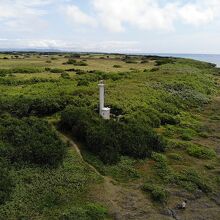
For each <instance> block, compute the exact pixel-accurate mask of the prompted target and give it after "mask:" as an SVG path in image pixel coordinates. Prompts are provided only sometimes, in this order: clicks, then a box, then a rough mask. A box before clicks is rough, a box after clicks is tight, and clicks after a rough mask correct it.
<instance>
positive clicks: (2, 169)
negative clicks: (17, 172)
mask: <svg viewBox="0 0 220 220" xmlns="http://www.w3.org/2000/svg"><path fill="white" fill-rule="evenodd" d="M1 145H3V143H0V149H1V148H2V146H1ZM1 156H2V155H1ZM12 189H13V180H12V177H11V176H10V172H9V168H8V164H7V162H6V161H5V160H4V159H3V158H1V157H0V205H2V204H3V203H4V202H5V201H6V200H8V199H9V197H10V193H11V191H12Z"/></svg>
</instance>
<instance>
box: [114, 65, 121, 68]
mask: <svg viewBox="0 0 220 220" xmlns="http://www.w3.org/2000/svg"><path fill="white" fill-rule="evenodd" d="M113 67H114V68H121V65H114V66H113Z"/></svg>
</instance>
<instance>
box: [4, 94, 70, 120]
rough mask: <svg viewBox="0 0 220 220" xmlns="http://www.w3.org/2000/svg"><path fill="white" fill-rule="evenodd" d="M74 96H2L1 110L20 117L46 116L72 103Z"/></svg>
mask: <svg viewBox="0 0 220 220" xmlns="http://www.w3.org/2000/svg"><path fill="white" fill-rule="evenodd" d="M73 101H74V100H73V97H70V96H63V95H58V96H55V97H50V96H48V97H41V98H29V97H22V96H21V97H18V98H13V97H12V98H11V99H8V100H5V99H1V98H0V112H9V113H11V114H12V115H15V116H18V117H25V116H29V115H36V116H45V115H51V114H54V113H56V112H58V111H61V110H63V109H64V108H65V107H66V106H67V105H68V104H70V103H72V102H73Z"/></svg>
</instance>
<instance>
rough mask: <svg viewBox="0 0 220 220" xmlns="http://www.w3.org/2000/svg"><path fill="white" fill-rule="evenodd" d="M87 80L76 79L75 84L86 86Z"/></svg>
mask: <svg viewBox="0 0 220 220" xmlns="http://www.w3.org/2000/svg"><path fill="white" fill-rule="evenodd" d="M88 85H89V81H88V80H87V79H78V80H77V86H88Z"/></svg>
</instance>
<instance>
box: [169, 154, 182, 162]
mask: <svg viewBox="0 0 220 220" xmlns="http://www.w3.org/2000/svg"><path fill="white" fill-rule="evenodd" d="M169 157H170V158H171V159H173V160H177V161H181V160H183V158H182V156H181V155H179V154H177V153H170V154H169Z"/></svg>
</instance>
